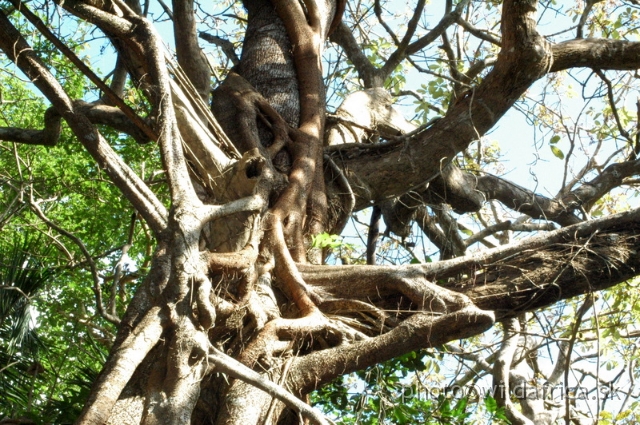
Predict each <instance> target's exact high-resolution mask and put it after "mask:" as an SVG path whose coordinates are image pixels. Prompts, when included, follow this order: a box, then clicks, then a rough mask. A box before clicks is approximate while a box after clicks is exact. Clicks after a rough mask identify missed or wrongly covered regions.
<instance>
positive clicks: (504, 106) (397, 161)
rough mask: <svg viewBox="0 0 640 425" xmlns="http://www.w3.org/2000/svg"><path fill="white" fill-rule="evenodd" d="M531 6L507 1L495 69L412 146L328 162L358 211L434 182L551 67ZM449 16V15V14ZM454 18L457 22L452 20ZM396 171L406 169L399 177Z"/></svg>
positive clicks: (348, 154)
mask: <svg viewBox="0 0 640 425" xmlns="http://www.w3.org/2000/svg"><path fill="white" fill-rule="evenodd" d="M534 5H535V2H528V1H527V2H511V1H507V2H506V3H505V7H504V8H503V31H502V33H503V38H502V43H503V49H502V51H501V53H500V55H499V56H498V60H497V62H496V64H495V66H494V68H493V70H492V71H491V72H490V73H489V74H488V75H487V77H486V78H485V79H484V80H483V82H482V83H481V84H480V85H479V86H478V87H477V88H475V89H472V90H470V91H468V92H466V93H465V94H464V95H463V96H461V97H460V99H459V100H458V101H457V102H456V103H455V104H454V105H453V106H452V107H451V108H450V110H449V112H448V113H447V115H446V116H445V117H444V118H443V119H441V120H439V121H437V122H436V123H435V124H434V125H433V126H432V127H430V128H429V129H427V130H425V131H424V132H422V133H421V134H419V135H418V136H417V137H416V139H415V140H414V141H408V142H404V143H389V144H388V145H386V146H379V147H377V148H376V149H366V148H365V149H363V148H362V147H359V146H351V147H345V148H344V149H341V150H340V152H339V153H334V154H333V155H332V158H333V159H334V161H335V162H336V163H337V164H338V165H339V166H341V167H342V168H343V169H344V170H345V171H346V172H345V175H346V176H347V177H348V178H349V180H350V183H351V186H352V187H353V188H354V193H355V195H356V198H357V203H358V206H357V207H356V208H362V207H364V206H366V205H369V201H371V200H373V201H380V200H383V199H385V198H389V197H395V196H398V195H400V194H402V193H405V192H407V190H411V189H413V188H415V187H416V186H418V185H420V184H423V183H425V182H427V181H429V180H431V179H433V178H434V177H435V176H436V175H437V173H438V172H439V171H440V170H441V169H442V168H443V167H444V165H446V164H447V163H448V162H450V161H451V160H452V159H453V158H454V157H455V155H456V154H457V153H458V152H460V151H461V150H463V149H465V148H466V147H467V146H468V145H469V144H470V143H471V142H472V141H473V140H475V139H477V138H479V137H480V136H482V135H483V134H485V133H486V132H487V131H488V130H489V129H490V128H491V127H493V125H495V123H496V122H497V121H498V120H499V119H500V118H501V117H502V115H503V114H504V113H505V112H506V111H508V110H509V109H510V108H511V107H512V106H513V104H514V103H515V101H516V100H518V99H519V98H520V96H521V95H522V94H523V93H524V91H525V90H526V89H527V88H528V87H529V86H530V85H531V84H532V83H533V82H534V81H536V80H537V79H538V78H540V77H541V76H542V75H545V74H546V73H547V72H548V70H549V67H550V65H551V52H550V49H549V47H548V43H547V42H546V41H545V40H544V39H543V38H542V37H541V36H540V35H539V34H538V33H537V32H536V27H535V21H534V13H535V7H534ZM452 13H453V12H452ZM453 19H455V18H453ZM398 169H403V170H406V171H405V172H403V173H398V172H397V170H398Z"/></svg>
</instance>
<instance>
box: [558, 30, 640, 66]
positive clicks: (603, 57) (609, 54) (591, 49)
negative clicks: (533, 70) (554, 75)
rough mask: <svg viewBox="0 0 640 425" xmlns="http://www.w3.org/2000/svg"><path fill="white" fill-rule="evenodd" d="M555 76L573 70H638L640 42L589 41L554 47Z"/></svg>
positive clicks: (566, 42)
mask: <svg viewBox="0 0 640 425" xmlns="http://www.w3.org/2000/svg"><path fill="white" fill-rule="evenodd" d="M551 51H552V53H553V64H552V65H551V69H550V71H551V72H557V71H562V70H565V69H569V68H585V67H587V68H598V69H617V70H627V71H628V70H634V69H638V68H640V42H633V41H626V40H608V39H599V38H586V39H581V40H569V41H565V42H563V43H558V44H554V45H552V46H551Z"/></svg>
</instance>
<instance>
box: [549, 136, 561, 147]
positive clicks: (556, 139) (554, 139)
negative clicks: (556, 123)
mask: <svg viewBox="0 0 640 425" xmlns="http://www.w3.org/2000/svg"><path fill="white" fill-rule="evenodd" d="M559 141H560V136H559V135H557V134H556V135H555V136H553V137H552V138H551V140H549V143H551V144H552V145H554V144H556V143H558V142H559Z"/></svg>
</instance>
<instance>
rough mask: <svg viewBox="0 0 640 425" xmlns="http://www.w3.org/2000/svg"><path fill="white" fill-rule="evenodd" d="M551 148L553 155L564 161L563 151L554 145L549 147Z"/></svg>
mask: <svg viewBox="0 0 640 425" xmlns="http://www.w3.org/2000/svg"><path fill="white" fill-rule="evenodd" d="M549 147H550V148H551V152H553V154H554V155H555V156H556V157H557V158H559V159H564V153H562V151H561V150H560V149H559V148H558V147H557V146H554V145H551V146H549Z"/></svg>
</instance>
